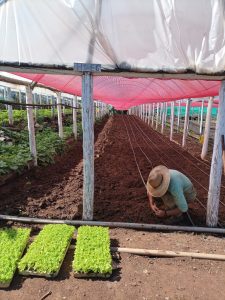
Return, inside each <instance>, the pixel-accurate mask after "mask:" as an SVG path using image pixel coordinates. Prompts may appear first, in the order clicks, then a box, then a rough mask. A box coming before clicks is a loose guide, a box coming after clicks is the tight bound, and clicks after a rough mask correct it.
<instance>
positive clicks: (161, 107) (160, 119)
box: [159, 103, 163, 123]
mask: <svg viewBox="0 0 225 300" xmlns="http://www.w3.org/2000/svg"><path fill="white" fill-rule="evenodd" d="M162 115H163V103H160V118H159V122H160V123H162Z"/></svg>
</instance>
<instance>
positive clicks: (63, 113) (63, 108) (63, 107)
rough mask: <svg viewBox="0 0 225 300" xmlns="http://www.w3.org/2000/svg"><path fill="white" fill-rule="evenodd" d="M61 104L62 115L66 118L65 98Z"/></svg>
mask: <svg viewBox="0 0 225 300" xmlns="http://www.w3.org/2000/svg"><path fill="white" fill-rule="evenodd" d="M61 103H62V115H63V116H65V105H64V104H65V98H64V97H62V99H61Z"/></svg>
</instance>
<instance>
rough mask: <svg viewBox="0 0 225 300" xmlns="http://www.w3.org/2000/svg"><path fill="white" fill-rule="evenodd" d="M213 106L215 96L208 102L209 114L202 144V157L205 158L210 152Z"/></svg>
mask: <svg viewBox="0 0 225 300" xmlns="http://www.w3.org/2000/svg"><path fill="white" fill-rule="evenodd" d="M212 106H213V97H210V98H209V102H208V108H207V114H206V122H205V133H204V141H203V145H202V153H201V159H205V158H206V155H207V152H208V145H209V134H210V127H211V113H212Z"/></svg>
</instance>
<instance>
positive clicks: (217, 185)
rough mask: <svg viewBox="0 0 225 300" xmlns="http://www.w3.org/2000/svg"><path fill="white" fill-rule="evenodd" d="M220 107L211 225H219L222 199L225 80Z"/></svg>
mask: <svg viewBox="0 0 225 300" xmlns="http://www.w3.org/2000/svg"><path fill="white" fill-rule="evenodd" d="M219 99H220V101H219V107H218V115H217V122H216V131H215V139H214V146H213V155H212V162H211V170H210V178H209V192H208V202H207V217H206V223H207V225H208V226H210V227H215V226H217V223H218V212H219V201H220V186H221V178H222V144H221V138H222V135H225V122H224V116H225V81H222V82H221V87H220V93H219Z"/></svg>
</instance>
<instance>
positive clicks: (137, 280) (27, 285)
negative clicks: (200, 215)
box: [0, 229, 225, 300]
mask: <svg viewBox="0 0 225 300" xmlns="http://www.w3.org/2000/svg"><path fill="white" fill-rule="evenodd" d="M110 234H111V238H112V240H113V243H115V242H117V243H118V244H119V245H120V246H125V247H137V248H142V247H143V248H148V249H163V250H168V249H169V250H174V251H176V250H177V251H178V250H182V251H196V252H204V251H205V252H209V253H219V254H225V252H224V249H225V240H224V238H217V237H213V236H205V235H192V234H184V233H170V234H169V233H150V232H143V231H133V230H122V229H113V230H111V231H110ZM72 259H73V251H72V250H70V251H69V252H68V254H67V256H66V259H65V261H64V263H63V266H62V269H61V271H60V273H59V276H58V277H57V279H54V280H48V279H43V278H35V277H33V278H31V277H21V276H19V275H16V276H15V278H14V280H13V282H12V285H11V288H10V289H9V290H5V291H3V290H0V299H1V300H31V299H32V300H40V299H41V298H42V297H43V295H45V294H46V293H48V292H51V295H49V296H48V297H47V298H46V299H47V300H63V299H65V300H74V299H76V300H83V299H88V300H99V299H107V300H127V299H131V300H168V299H169V300H190V299H191V300H192V299H193V300H194V299H196V300H197V299H198V300H217V299H221V300H222V299H224V295H225V285H224V278H225V262H219V261H209V260H197V259H190V258H149V257H144V256H143V257H141V256H134V255H129V254H122V255H121V258H120V259H119V261H117V264H118V269H117V270H114V272H113V276H112V277H111V278H110V279H109V280H91V279H90V280H86V279H76V278H74V277H73V274H72V267H71V262H72Z"/></svg>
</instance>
